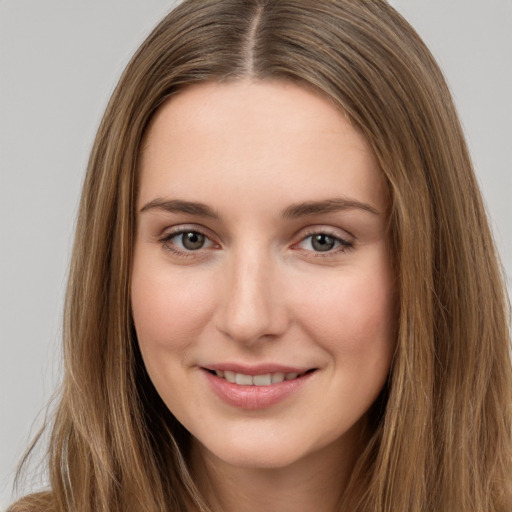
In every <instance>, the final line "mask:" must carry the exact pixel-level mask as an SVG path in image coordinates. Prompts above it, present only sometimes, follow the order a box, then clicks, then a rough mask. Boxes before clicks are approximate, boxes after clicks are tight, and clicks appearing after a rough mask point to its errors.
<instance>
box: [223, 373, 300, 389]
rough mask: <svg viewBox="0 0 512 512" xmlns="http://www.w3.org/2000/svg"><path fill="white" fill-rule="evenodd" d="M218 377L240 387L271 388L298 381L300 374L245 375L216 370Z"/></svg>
mask: <svg viewBox="0 0 512 512" xmlns="http://www.w3.org/2000/svg"><path fill="white" fill-rule="evenodd" d="M215 374H216V375H217V377H220V378H221V379H226V380H227V381H228V382H231V383H232V384H238V385H240V386H270V385H271V384H279V383H280V382H283V381H285V380H292V379H296V378H297V377H298V376H299V374H298V373H296V372H290V373H281V372H276V373H265V374H263V375H245V374H244V373H235V372H231V371H229V370H225V371H222V370H215Z"/></svg>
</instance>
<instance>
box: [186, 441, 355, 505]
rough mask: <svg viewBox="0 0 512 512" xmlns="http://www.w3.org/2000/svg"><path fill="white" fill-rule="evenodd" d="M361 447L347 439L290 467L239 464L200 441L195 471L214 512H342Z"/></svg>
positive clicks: (193, 459) (193, 457)
mask: <svg viewBox="0 0 512 512" xmlns="http://www.w3.org/2000/svg"><path fill="white" fill-rule="evenodd" d="M359 453H360V443H359V442H357V440H356V439H354V436H344V438H343V439H341V440H338V441H337V442H336V443H334V444H332V445H328V446H326V447H324V448H323V449H322V450H320V451H318V452H315V453H314V454H311V455H309V456H307V457H304V458H303V459H301V460H298V461H295V462H294V463H292V464H290V465H287V466H285V467H275V468H254V467H239V466H233V465H231V464H229V463H227V462H225V461H223V460H221V459H220V458H218V457H216V456H215V455H214V454H213V453H211V452H209V451H208V450H207V449H206V448H205V447H204V446H201V445H200V444H199V443H197V442H194V443H193V445H192V452H191V461H190V462H191V470H192V475H193V477H194V481H195V482H196V484H197V486H198V488H199V490H200V491H201V494H202V495H203V496H204V497H205V498H206V500H207V501H208V503H210V504H211V506H212V509H213V510H222V511H223V512H256V511H258V512H261V511H265V512H269V511H279V512H291V511H293V512H306V511H311V510H322V512H330V511H333V512H334V511H335V510H337V505H338V503H339V501H340V499H341V497H342V495H343V492H344V490H345V488H346V486H347V483H348V480H349V478H350V475H351V473H352V469H353V467H354V464H355V461H356V459H357V457H358V455H359Z"/></svg>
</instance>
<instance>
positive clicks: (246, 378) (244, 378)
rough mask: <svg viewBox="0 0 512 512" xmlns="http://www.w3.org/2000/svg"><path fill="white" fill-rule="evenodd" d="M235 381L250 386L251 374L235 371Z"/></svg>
mask: <svg viewBox="0 0 512 512" xmlns="http://www.w3.org/2000/svg"><path fill="white" fill-rule="evenodd" d="M235 382H236V383H237V384H240V385H241V386H251V385H252V377H251V375H244V374H243V373H237V374H236V375H235Z"/></svg>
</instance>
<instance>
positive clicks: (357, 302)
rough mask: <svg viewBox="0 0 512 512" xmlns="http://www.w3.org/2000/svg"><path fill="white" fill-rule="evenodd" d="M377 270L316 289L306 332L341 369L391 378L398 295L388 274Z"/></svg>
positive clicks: (306, 307) (306, 304)
mask: <svg viewBox="0 0 512 512" xmlns="http://www.w3.org/2000/svg"><path fill="white" fill-rule="evenodd" d="M370 268H371V267H370ZM373 268H374V269H375V270H374V271H364V269H361V271H359V270H358V269H356V270H354V271H352V272H347V273H340V274H339V276H334V277H333V278H332V279H330V280H329V283H328V285H321V286H320V285H318V284H317V285H316V286H315V284H314V283H311V284H310V286H309V287H308V294H307V295H306V297H307V299H306V300H304V301H302V302H301V308H302V311H303V314H302V315H301V316H302V318H303V319H304V322H303V327H304V329H305V330H307V331H308V333H309V335H310V337H312V338H313V339H316V340H317V343H318V344H319V345H321V346H322V347H323V348H324V349H326V350H327V351H328V352H329V353H331V354H332V356H333V357H334V358H335V360H336V362H337V364H343V365H345V364H349V363H350V364H351V365H356V366H361V368H366V367H374V366H378V367H381V366H382V367H385V368H386V372H387V367H388V366H389V362H390V360H391V355H392V352H393V350H394V346H395V337H396V329H395V325H396V307H395V293H394V290H393V285H392V277H391V274H390V272H389V270H388V269H387V268H385V267H381V266H376V267H373Z"/></svg>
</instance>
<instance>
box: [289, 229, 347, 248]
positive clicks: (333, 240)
mask: <svg viewBox="0 0 512 512" xmlns="http://www.w3.org/2000/svg"><path fill="white" fill-rule="evenodd" d="M353 245H354V244H353V243H352V242H350V241H348V240H345V239H344V238H341V237H339V236H335V235H333V234H331V233H322V232H320V233H313V234H311V235H308V236H306V237H305V238H303V239H302V240H301V242H300V243H299V244H298V247H299V248H301V249H305V250H307V251H313V252H318V253H329V252H339V251H346V250H347V249H350V248H352V247H353Z"/></svg>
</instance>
